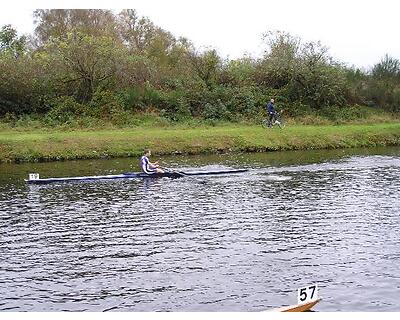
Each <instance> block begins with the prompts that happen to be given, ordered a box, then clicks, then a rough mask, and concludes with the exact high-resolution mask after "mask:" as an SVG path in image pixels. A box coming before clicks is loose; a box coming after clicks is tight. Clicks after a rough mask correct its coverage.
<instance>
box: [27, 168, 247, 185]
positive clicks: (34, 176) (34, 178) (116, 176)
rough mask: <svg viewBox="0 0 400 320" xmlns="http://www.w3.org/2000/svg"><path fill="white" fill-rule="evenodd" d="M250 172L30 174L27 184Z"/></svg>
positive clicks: (241, 170) (233, 170)
mask: <svg viewBox="0 0 400 320" xmlns="http://www.w3.org/2000/svg"><path fill="white" fill-rule="evenodd" d="M245 171H248V170H247V169H232V170H219V171H167V172H163V173H153V174H147V173H142V172H140V173H138V172H126V173H122V174H110V175H103V176H84V177H60V178H39V175H38V174H30V175H29V179H26V180H25V182H27V183H29V184H47V183H53V182H69V181H96V180H115V179H138V178H142V179H154V178H164V177H167V178H181V177H186V176H208V175H224V174H234V173H241V172H245Z"/></svg>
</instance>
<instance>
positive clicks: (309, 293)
mask: <svg viewBox="0 0 400 320" xmlns="http://www.w3.org/2000/svg"><path fill="white" fill-rule="evenodd" d="M315 299H318V286H317V285H316V284H314V285H312V286H307V287H304V288H300V289H298V290H297V303H298V304H302V303H306V302H309V301H311V300H315Z"/></svg>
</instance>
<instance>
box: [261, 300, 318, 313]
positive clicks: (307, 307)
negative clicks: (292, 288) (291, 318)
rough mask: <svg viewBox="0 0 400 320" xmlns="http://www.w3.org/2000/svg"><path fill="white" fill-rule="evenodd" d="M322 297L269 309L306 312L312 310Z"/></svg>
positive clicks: (273, 310)
mask: <svg viewBox="0 0 400 320" xmlns="http://www.w3.org/2000/svg"><path fill="white" fill-rule="evenodd" d="M321 300H322V298H318V299H315V300H311V301H308V302H305V303H300V304H294V305H291V306H287V307H281V308H276V309H272V310H268V311H270V312H304V311H311V308H312V307H314V306H315V305H316V304H317V303H318V302H320V301H321Z"/></svg>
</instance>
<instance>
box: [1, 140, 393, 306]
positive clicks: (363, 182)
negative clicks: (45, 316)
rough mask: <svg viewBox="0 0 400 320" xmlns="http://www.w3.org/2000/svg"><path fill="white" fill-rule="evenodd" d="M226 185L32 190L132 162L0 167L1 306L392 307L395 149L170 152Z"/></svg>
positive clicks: (189, 182) (122, 184) (107, 184)
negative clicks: (37, 182)
mask: <svg viewBox="0 0 400 320" xmlns="http://www.w3.org/2000/svg"><path fill="white" fill-rule="evenodd" d="M161 160H162V162H163V163H164V164H165V165H166V166H168V167H173V168H185V169H222V168H243V167H245V168H249V169H251V170H250V171H249V172H248V173H244V174H238V175H231V176H214V177H211V176H205V177H201V176H199V177H185V178H180V179H169V178H162V179H158V180H150V181H149V179H147V180H139V179H138V180H120V181H116V180H113V181H99V182H79V183H78V182H75V183H58V184H51V185H45V186H28V185H26V184H25V183H24V182H23V179H24V178H26V177H27V174H28V173H29V172H39V173H40V175H41V177H57V176H80V175H97V174H111V173H121V172H124V171H136V170H137V169H138V168H137V160H136V159H115V160H98V161H74V162H60V163H47V164H46V163H44V164H43V163H41V164H21V165H4V164H1V165H0V311H64V310H68V311H106V310H111V311H261V310H265V309H269V308H272V307H280V306H283V305H288V304H294V303H296V300H297V296H296V295H297V292H296V289H297V288H299V287H302V286H305V285H308V284H314V283H316V284H318V285H319V288H320V295H321V296H322V297H323V301H322V302H321V303H320V304H319V306H318V307H317V308H316V310H319V311H400V300H399V297H400V196H399V191H400V148H384V149H367V150H344V151H343V150H340V151H316V152H282V153H263V154H250V155H249V154H243V155H218V156H201V157H200V156H199V157H182V156H179V157H178V156H177V157H165V158H162V159H161Z"/></svg>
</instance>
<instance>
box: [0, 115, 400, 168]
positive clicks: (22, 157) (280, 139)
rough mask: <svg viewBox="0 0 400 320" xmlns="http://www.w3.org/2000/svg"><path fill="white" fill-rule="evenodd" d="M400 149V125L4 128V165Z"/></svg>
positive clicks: (0, 157) (0, 134) (0, 141)
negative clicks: (147, 151) (146, 156)
mask: <svg viewBox="0 0 400 320" xmlns="http://www.w3.org/2000/svg"><path fill="white" fill-rule="evenodd" d="M399 145H400V122H392V123H378V124H340V125H297V124H293V125H289V126H287V127H285V128H284V129H283V130H281V129H279V128H273V129H264V128H262V127H261V126H260V125H249V124H229V123H227V124H223V125H219V126H206V125H204V126H198V127H195V128H189V127H186V128H185V127H179V126H175V127H173V126H169V127H165V128H157V127H139V128H123V129H121V128H114V129H95V130H87V129H76V130H73V131H64V130H55V129H52V130H48V131H43V130H39V129H30V130H27V129H25V130H22V131H21V130H15V129H11V128H9V129H6V128H4V127H3V128H2V129H0V164H1V163H22V162H48V161H64V160H77V159H102V158H115V157H139V156H140V155H141V154H142V152H143V150H144V149H145V148H150V149H151V150H152V151H153V153H154V154H155V155H157V156H160V155H174V154H188V155H194V154H210V153H236V152H271V151H284V150H311V149H338V148H357V147H376V146H399Z"/></svg>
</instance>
